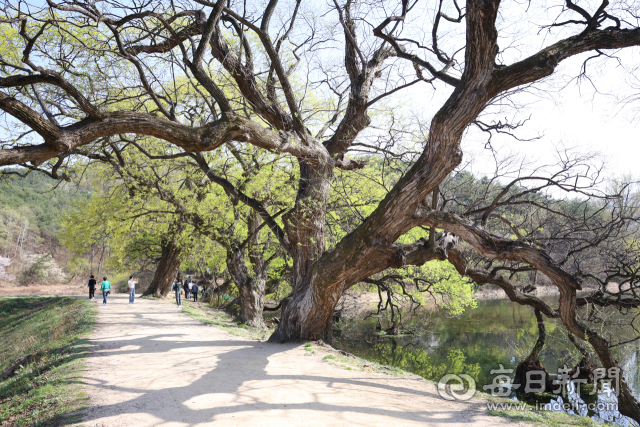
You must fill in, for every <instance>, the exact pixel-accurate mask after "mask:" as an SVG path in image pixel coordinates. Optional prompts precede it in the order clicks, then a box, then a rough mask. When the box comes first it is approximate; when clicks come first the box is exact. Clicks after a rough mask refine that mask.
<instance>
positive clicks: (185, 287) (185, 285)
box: [182, 277, 191, 299]
mask: <svg viewBox="0 0 640 427" xmlns="http://www.w3.org/2000/svg"><path fill="white" fill-rule="evenodd" d="M190 282H191V277H189V278H188V279H187V280H185V281H184V285H182V288H183V289H184V297H185V298H187V299H189V283H190Z"/></svg>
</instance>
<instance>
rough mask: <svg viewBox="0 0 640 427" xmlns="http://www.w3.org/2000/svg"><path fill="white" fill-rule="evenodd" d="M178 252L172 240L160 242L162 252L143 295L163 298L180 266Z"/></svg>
mask: <svg viewBox="0 0 640 427" xmlns="http://www.w3.org/2000/svg"><path fill="white" fill-rule="evenodd" d="M180 253H181V250H180V248H178V246H177V245H176V244H175V242H174V241H173V240H171V241H163V242H162V254H161V256H160V261H159V262H158V267H157V268H156V272H155V274H154V275H153V280H152V281H151V285H149V288H148V289H147V290H146V291H145V292H144V295H153V296H156V297H163V298H164V297H166V296H167V294H168V293H169V292H170V291H171V285H172V284H173V282H174V280H175V278H176V275H177V274H178V269H179V268H180Z"/></svg>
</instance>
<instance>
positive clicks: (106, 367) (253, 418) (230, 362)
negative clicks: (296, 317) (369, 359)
mask: <svg viewBox="0 0 640 427" xmlns="http://www.w3.org/2000/svg"><path fill="white" fill-rule="evenodd" d="M98 304H99V307H98V309H99V311H100V314H99V317H98V325H97V327H96V330H95V333H94V335H93V337H92V344H93V346H94V347H93V352H92V354H91V356H90V357H89V359H88V363H87V366H88V368H87V371H86V372H85V382H86V383H87V384H88V386H87V392H88V395H89V397H90V401H89V407H88V409H87V410H85V411H83V412H84V423H83V424H84V425H86V426H90V427H94V426H100V427H102V426H108V427H115V426H135V427H142V426H209V425H211V426H216V427H222V426H278V427H285V426H286V427H288V426H305V427H307V426H332V427H335V426H347V425H348V426H360V425H361V426H413V425H416V426H417V425H420V426H425V425H426V426H445V425H446V426H457V425H463V424H464V425H466V424H473V425H474V426H499V425H516V424H515V423H513V422H510V421H509V420H506V419H503V418H499V417H491V416H488V415H485V414H483V403H482V401H480V400H477V401H476V400H473V401H471V402H466V403H459V402H448V401H445V400H443V399H442V398H440V397H439V396H438V394H437V392H436V389H435V387H434V386H433V385H432V384H430V383H428V382H426V381H423V380H419V379H407V378H396V377H393V376H390V375H384V374H376V373H367V372H357V371H349V370H343V369H340V368H338V367H335V366H331V365H329V364H327V363H324V362H321V360H320V359H321V357H322V355H312V356H305V353H306V352H305V351H304V347H303V346H302V345H301V344H269V343H264V342H259V341H254V340H249V339H243V338H238V337H235V336H233V335H230V334H229V333H227V332H225V331H222V330H220V329H217V328H213V327H209V326H204V325H202V324H200V323H199V322H197V321H195V320H193V319H191V318H189V317H187V316H186V315H184V314H182V313H181V312H180V311H179V310H178V309H177V308H176V307H175V304H171V303H169V302H168V301H167V302H157V301H147V300H137V301H136V303H135V304H133V305H130V304H128V303H127V299H126V297H125V296H112V297H110V299H109V304H108V305H106V306H102V303H101V301H99V302H98Z"/></svg>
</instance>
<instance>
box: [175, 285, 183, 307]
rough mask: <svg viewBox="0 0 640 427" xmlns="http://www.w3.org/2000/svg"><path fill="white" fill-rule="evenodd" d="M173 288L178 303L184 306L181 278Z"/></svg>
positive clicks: (179, 305)
mask: <svg viewBox="0 0 640 427" xmlns="http://www.w3.org/2000/svg"><path fill="white" fill-rule="evenodd" d="M173 290H174V291H175V293H176V305H177V306H178V307H182V296H181V294H182V283H180V279H178V280H176V283H174V284H173Z"/></svg>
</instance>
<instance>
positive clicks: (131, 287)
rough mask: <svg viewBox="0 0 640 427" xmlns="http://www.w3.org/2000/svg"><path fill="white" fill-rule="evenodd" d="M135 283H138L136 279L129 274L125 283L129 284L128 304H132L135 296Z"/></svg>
mask: <svg viewBox="0 0 640 427" xmlns="http://www.w3.org/2000/svg"><path fill="white" fill-rule="evenodd" d="M136 283H138V279H134V278H133V276H129V281H128V282H127V285H129V304H133V300H134V299H135V296H136Z"/></svg>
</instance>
